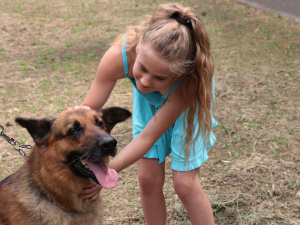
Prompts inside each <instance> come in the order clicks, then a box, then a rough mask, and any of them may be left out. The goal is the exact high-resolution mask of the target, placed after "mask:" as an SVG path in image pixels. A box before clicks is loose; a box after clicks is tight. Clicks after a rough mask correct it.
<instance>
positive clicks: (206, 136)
mask: <svg viewBox="0 0 300 225" xmlns="http://www.w3.org/2000/svg"><path fill="white" fill-rule="evenodd" d="M213 72H214V65H213V58H212V55H211V53H210V41H209V38H208V35H207V31H206V29H205V27H204V25H203V23H202V22H201V21H200V19H199V17H198V16H197V15H196V14H195V13H194V12H193V11H192V10H191V9H190V8H188V7H183V6H181V5H178V4H163V5H159V6H158V7H157V8H156V10H155V11H154V13H153V15H152V16H151V17H150V18H148V19H147V20H146V21H144V22H143V23H141V24H140V25H139V26H136V27H129V28H128V29H127V31H126V33H125V34H122V35H120V36H119V37H117V39H116V40H115V42H114V43H113V44H112V46H111V48H110V49H109V50H108V51H107V52H106V54H105V55H104V56H103V58H102V59H101V61H100V63H99V66H98V70H97V74H96V78H95V80H94V82H93V83H92V86H91V89H90V90H89V92H88V94H87V96H86V98H85V100H84V101H83V103H82V106H89V107H90V108H92V109H94V110H99V109H101V108H102V106H103V105H104V104H105V102H106V100H107V99H108V97H109V95H110V93H111V91H112V89H113V87H114V85H115V83H116V81H117V80H118V79H123V78H128V79H129V80H130V81H131V82H132V84H133V100H134V106H133V116H132V118H133V140H132V141H131V142H130V143H129V144H128V145H127V146H126V147H125V148H124V149H123V150H121V151H120V153H119V154H118V155H117V156H116V157H115V158H114V159H113V160H112V161H111V162H110V164H109V167H110V168H112V169H115V170H116V171H117V172H119V171H121V170H123V169H124V168H126V167H128V166H129V165H131V164H133V163H134V162H136V161H138V180H139V187H140V194H141V204H142V208H143V214H144V216H145V221H146V223H147V224H155V225H160V224H166V205H165V199H164V195H163V185H164V179H165V159H166V157H167V156H168V155H169V154H171V155H172V164H171V168H172V173H173V184H174V188H175V191H176V193H177V195H178V196H179V198H180V199H181V201H182V203H183V205H184V207H185V208H186V210H187V213H188V215H189V218H190V221H191V223H192V224H205V225H209V224H214V219H213V213H212V209H211V205H210V203H209V201H208V199H207V197H206V195H205V194H204V192H203V190H202V187H201V184H200V180H199V172H200V169H199V168H200V165H201V164H202V163H203V162H205V161H206V160H207V158H208V156H207V148H209V147H212V146H213V144H214V142H215V140H216V139H215V136H214V135H213V133H212V131H211V129H212V128H213V127H215V126H216V121H215V120H214V118H213V117H212V114H211V109H212V102H213V92H214V81H213ZM99 189H100V188H98V187H94V186H93V187H88V188H87V189H85V190H83V194H84V195H85V197H84V198H91V200H93V199H95V198H96V197H97V194H98V193H99Z"/></svg>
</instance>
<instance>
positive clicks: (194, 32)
mask: <svg viewBox="0 0 300 225" xmlns="http://www.w3.org/2000/svg"><path fill="white" fill-rule="evenodd" d="M174 15H175V16H174ZM176 16H177V17H178V16H179V17H180V19H183V21H185V22H188V23H189V25H188V26H187V25H186V23H185V25H184V24H183V23H180V22H178V20H176V19H175V18H174V17H176ZM126 31H127V32H126V35H127V42H126V49H127V51H130V50H135V48H136V46H137V44H138V42H139V41H140V40H141V43H150V44H151V46H152V47H153V49H154V50H155V51H156V52H157V53H158V54H160V55H161V56H162V57H164V59H165V60H166V61H167V62H168V63H169V64H170V71H171V72H172V74H174V76H178V75H182V76H183V77H184V79H185V80H184V83H183V85H184V93H182V96H183V98H184V103H185V105H184V107H185V109H188V110H186V111H185V116H184V118H185V117H186V118H187V119H186V121H185V120H184V125H185V124H186V123H187V129H186V131H185V134H186V139H185V145H186V149H185V162H187V160H188V157H189V155H190V147H191V145H192V144H193V143H194V141H195V140H196V139H193V137H194V135H196V137H198V136H199V135H200V134H201V135H202V137H203V143H204V147H206V145H207V141H208V140H209V135H210V131H211V128H212V116H211V107H212V100H213V90H212V82H213V81H212V79H213V73H214V63H213V57H212V55H211V53H210V41H209V38H208V34H207V31H206V29H205V27H204V24H203V23H202V22H201V20H200V18H199V17H198V16H197V15H196V14H195V13H194V12H193V11H192V10H191V9H190V8H189V7H183V6H181V5H179V4H161V5H159V6H158V7H157V8H156V9H155V11H154V13H153V15H152V16H151V17H149V18H148V19H146V20H145V21H144V22H142V23H141V24H140V25H139V26H135V27H128V28H127V29H126ZM123 40H124V34H122V35H120V36H119V37H117V38H116V40H115V41H114V43H113V44H116V43H118V44H120V43H122V42H123ZM194 119H196V121H197V122H198V124H199V128H200V129H199V130H198V131H197V133H196V134H195V132H194V130H195V129H194V128H195V124H194Z"/></svg>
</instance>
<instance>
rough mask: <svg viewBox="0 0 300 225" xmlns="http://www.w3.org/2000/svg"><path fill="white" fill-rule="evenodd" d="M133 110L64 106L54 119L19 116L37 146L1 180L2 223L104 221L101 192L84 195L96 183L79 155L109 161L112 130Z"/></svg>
mask: <svg viewBox="0 0 300 225" xmlns="http://www.w3.org/2000/svg"><path fill="white" fill-rule="evenodd" d="M130 115H131V113H130V112H129V111H127V110H125V109H122V108H118V107H112V108H107V109H104V110H102V111H101V112H100V113H98V112H95V111H93V110H88V109H85V108H80V109H78V110H66V111H63V112H62V113H61V114H59V115H58V116H57V117H56V118H54V119H25V118H17V119H16V121H17V122H18V123H19V124H20V125H21V126H23V127H25V128H26V129H27V130H28V132H29V133H30V135H31V136H32V138H33V140H34V142H35V145H34V146H33V148H32V151H31V152H30V154H29V155H28V157H27V160H26V162H25V163H24V165H23V166H22V167H21V168H20V169H19V170H18V171H17V172H15V173H14V174H12V175H10V176H9V177H7V178H5V179H4V180H3V181H1V183H0V224H1V225H16V224H20V225H38V224H39V225H40V224H49V225H92V224H102V218H103V216H102V206H101V205H102V204H101V197H98V198H97V200H95V201H93V202H89V201H88V200H83V199H82V198H81V196H80V193H81V191H82V188H83V187H85V186H87V185H89V184H90V180H93V181H94V182H97V180H96V179H95V177H94V175H93V173H92V172H91V171H89V170H88V169H86V168H85V167H84V165H83V164H82V163H81V160H80V159H85V158H88V159H89V160H93V161H99V160H104V161H105V162H106V163H107V162H108V160H109V156H114V155H115V154H116V143H117V142H116V140H115V139H114V138H113V137H112V136H110V135H109V133H110V131H111V129H112V128H113V127H114V125H115V124H116V123H119V122H122V121H124V120H125V119H126V118H128V117H129V116H130Z"/></svg>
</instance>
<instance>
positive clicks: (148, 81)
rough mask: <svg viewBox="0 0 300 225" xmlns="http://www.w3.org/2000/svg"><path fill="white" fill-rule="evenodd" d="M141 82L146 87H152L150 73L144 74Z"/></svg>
mask: <svg viewBox="0 0 300 225" xmlns="http://www.w3.org/2000/svg"><path fill="white" fill-rule="evenodd" d="M140 82H141V84H142V85H143V86H144V87H150V86H151V78H150V76H148V75H143V76H142V77H141V79H140Z"/></svg>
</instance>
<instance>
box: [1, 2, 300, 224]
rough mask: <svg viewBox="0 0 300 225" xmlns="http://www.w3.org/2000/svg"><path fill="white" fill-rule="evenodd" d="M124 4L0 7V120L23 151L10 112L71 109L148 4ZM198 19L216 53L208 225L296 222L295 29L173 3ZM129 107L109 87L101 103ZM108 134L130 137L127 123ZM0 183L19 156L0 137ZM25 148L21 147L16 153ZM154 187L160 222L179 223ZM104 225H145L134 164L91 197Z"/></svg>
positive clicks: (299, 37)
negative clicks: (162, 211)
mask: <svg viewBox="0 0 300 225" xmlns="http://www.w3.org/2000/svg"><path fill="white" fill-rule="evenodd" d="M163 2H168V1H134V0H126V1H125V0H124V1H117V0H90V1H83V0H75V1H71V0H65V1H55V0H47V1H46V0H40V1H34V0H18V1H10V0H0V124H1V125H2V126H4V129H5V133H6V134H7V135H8V136H11V137H13V138H15V139H16V140H19V141H20V142H21V143H23V144H24V143H26V144H32V140H31V138H30V136H29V135H28V134H27V133H26V131H25V130H24V129H21V128H20V127H19V126H17V125H16V124H15V122H14V118H15V117H17V116H23V117H49V116H55V115H56V114H58V113H59V112H60V111H62V110H64V109H66V108H69V107H73V106H75V105H78V104H80V103H81V102H82V100H83V99H84V97H85V95H86V93H87V91H88V89H89V87H90V85H91V82H92V80H93V78H94V76H95V72H96V69H97V65H98V63H99V60H100V59H101V57H102V55H103V54H104V52H105V50H107V48H108V47H109V44H110V43H111V42H112V40H113V39H114V37H116V35H118V34H119V33H122V32H124V27H125V26H127V25H131V24H136V23H138V22H139V21H141V19H142V18H143V17H142V16H143V15H145V14H150V13H151V12H152V10H153V9H154V7H155V5H157V4H158V3H163ZM177 2H181V3H182V4H184V5H189V6H191V7H192V8H194V9H195V11H196V12H197V13H198V14H199V15H200V17H201V19H202V20H203V21H204V23H205V24H206V27H207V29H208V31H209V34H210V38H211V41H212V52H213V55H214V58H215V63H216V71H215V79H216V102H215V108H214V114H215V118H216V119H217V121H218V123H219V125H218V127H217V128H216V129H215V130H214V132H215V135H216V137H217V139H218V141H217V143H216V144H215V146H214V147H213V148H212V149H210V151H209V157H210V158H209V160H208V161H207V162H206V163H205V164H204V165H203V166H202V167H201V181H202V186H203V188H204V190H205V192H206V194H207V196H208V198H209V199H210V202H211V204H212V207H213V210H214V214H215V220H216V223H217V224H289V225H290V224H300V151H299V149H300V123H299V121H300V113H299V112H300V91H299V90H300V50H299V49H300V25H299V24H298V23H296V22H294V21H292V20H288V19H285V18H282V17H280V16H278V15H275V14H269V13H264V12H261V11H259V10H255V9H252V8H250V7H246V6H243V5H239V4H237V3H235V2H233V1H231V0H223V1H221V0H201V1H193V0H190V1H177ZM106 105H107V106H109V105H118V106H122V107H126V108H128V109H131V107H132V87H131V85H130V83H129V82H128V81H126V80H120V81H119V82H118V84H117V86H116V88H115V89H114V91H113V94H112V96H111V97H110V99H109V101H108V102H107V104H106ZM113 135H114V136H115V137H116V138H117V139H118V143H119V149H122V147H124V146H125V145H126V144H127V143H128V142H129V141H130V140H131V121H130V120H129V121H127V123H124V124H120V125H118V126H117V128H116V129H115V130H114V132H113ZM0 149H1V151H0V163H1V164H0V179H2V178H4V177H5V176H7V175H9V174H10V173H12V172H14V171H16V170H17V168H18V167H19V166H20V165H21V164H22V163H23V159H22V157H21V156H20V155H19V154H18V153H17V152H16V151H14V150H13V149H12V147H11V146H9V144H8V143H7V142H5V141H4V140H3V139H2V138H1V137H0ZM25 151H26V152H28V150H25ZM170 162H171V158H168V160H167V170H166V184H165V187H164V191H165V196H166V202H167V207H168V208H167V213H168V224H189V218H188V215H187V214H186V212H185V210H184V208H183V206H182V204H181V202H180V200H179V199H178V197H177V196H176V194H175V192H174V189H173V187H172V177H171V170H170ZM101 194H102V196H103V198H104V203H105V221H106V222H105V224H144V219H143V215H142V211H141V206H140V202H139V189H138V184H137V170H136V165H135V164H134V165H132V166H131V167H129V168H127V169H125V170H124V171H122V172H121V173H119V186H118V187H117V188H115V189H113V190H109V191H102V192H101Z"/></svg>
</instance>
